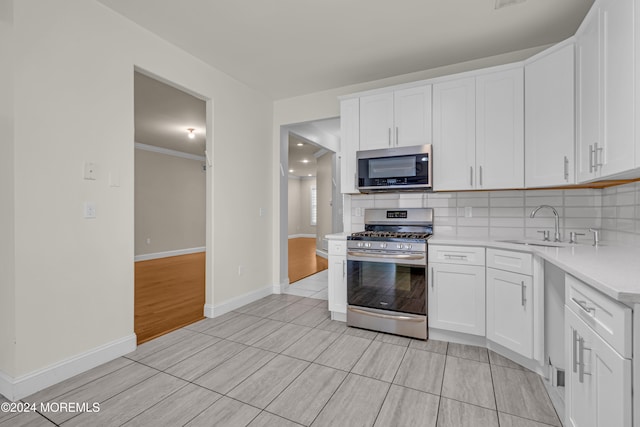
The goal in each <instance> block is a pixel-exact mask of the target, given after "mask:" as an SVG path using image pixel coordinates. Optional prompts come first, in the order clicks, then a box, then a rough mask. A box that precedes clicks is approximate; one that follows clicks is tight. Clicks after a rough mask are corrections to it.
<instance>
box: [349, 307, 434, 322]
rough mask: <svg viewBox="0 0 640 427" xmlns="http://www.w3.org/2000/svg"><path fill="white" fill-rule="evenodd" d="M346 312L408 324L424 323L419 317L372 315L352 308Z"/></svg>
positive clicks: (372, 313)
mask: <svg viewBox="0 0 640 427" xmlns="http://www.w3.org/2000/svg"><path fill="white" fill-rule="evenodd" d="M347 310H349V311H352V312H354V313H358V314H365V315H367V316H373V317H379V318H381V319H393V320H406V321H408V322H424V319H423V318H420V317H409V316H394V315H391V314H380V313H374V312H372V311H366V310H359V309H357V308H353V307H348V308H347Z"/></svg>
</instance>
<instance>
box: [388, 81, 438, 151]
mask: <svg viewBox="0 0 640 427" xmlns="http://www.w3.org/2000/svg"><path fill="white" fill-rule="evenodd" d="M393 101H394V102H393V105H394V118H395V135H394V137H395V143H396V146H397V147H409V146H412V145H423V144H431V134H432V131H431V85H426V86H418V87H412V88H408V89H401V90H396V91H395V92H394V93H393Z"/></svg>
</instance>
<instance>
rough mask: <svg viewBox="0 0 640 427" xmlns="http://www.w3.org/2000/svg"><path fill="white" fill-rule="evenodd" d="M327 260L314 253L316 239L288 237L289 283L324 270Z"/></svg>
mask: <svg viewBox="0 0 640 427" xmlns="http://www.w3.org/2000/svg"><path fill="white" fill-rule="evenodd" d="M328 265H329V262H328V261H327V260H326V259H325V258H322V257H321V256H318V255H316V239H314V238H312V237H298V238H295V239H289V283H294V282H297V281H298V280H300V279H304V278H305V277H307V276H311V275H312V274H316V273H317V272H319V271H322V270H326V269H327V267H328Z"/></svg>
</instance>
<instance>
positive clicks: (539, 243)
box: [496, 239, 570, 248]
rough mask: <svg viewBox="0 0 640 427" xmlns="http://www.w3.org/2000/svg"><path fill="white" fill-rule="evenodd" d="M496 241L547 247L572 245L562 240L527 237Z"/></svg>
mask: <svg viewBox="0 0 640 427" xmlns="http://www.w3.org/2000/svg"><path fill="white" fill-rule="evenodd" d="M496 242H501V243H515V244H516V245H528V246H545V247H547V248H566V247H567V246H570V244H569V243H562V242H545V241H543V240H528V239H527V240H525V239H514V240H496Z"/></svg>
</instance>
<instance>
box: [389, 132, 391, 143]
mask: <svg viewBox="0 0 640 427" xmlns="http://www.w3.org/2000/svg"><path fill="white" fill-rule="evenodd" d="M389 147H391V128H389Z"/></svg>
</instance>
